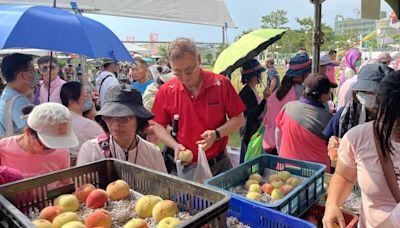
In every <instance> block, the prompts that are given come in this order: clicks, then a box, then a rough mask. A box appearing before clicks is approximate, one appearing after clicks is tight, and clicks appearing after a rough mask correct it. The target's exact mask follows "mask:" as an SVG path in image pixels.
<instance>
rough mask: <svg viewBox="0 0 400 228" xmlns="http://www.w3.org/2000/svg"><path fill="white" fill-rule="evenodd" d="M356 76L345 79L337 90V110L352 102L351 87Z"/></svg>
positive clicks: (355, 80)
mask: <svg viewBox="0 0 400 228" xmlns="http://www.w3.org/2000/svg"><path fill="white" fill-rule="evenodd" d="M357 78H358V77H357V75H354V77H352V78H350V79H347V80H346V81H345V82H344V83H343V85H342V86H341V87H340V89H339V94H338V105H337V110H339V109H340V108H341V107H344V106H346V105H347V103H349V102H350V101H353V89H352V87H353V85H354V83H356V82H357Z"/></svg>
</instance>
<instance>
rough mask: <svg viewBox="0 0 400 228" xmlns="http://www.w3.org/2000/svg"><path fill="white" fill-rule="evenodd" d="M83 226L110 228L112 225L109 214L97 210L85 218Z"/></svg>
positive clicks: (88, 227)
mask: <svg viewBox="0 0 400 228" xmlns="http://www.w3.org/2000/svg"><path fill="white" fill-rule="evenodd" d="M85 225H86V226H87V228H93V227H103V228H111V225H112V219H111V214H110V212H108V211H106V210H97V211H95V212H93V213H92V214H90V215H89V216H88V217H87V218H86V220H85Z"/></svg>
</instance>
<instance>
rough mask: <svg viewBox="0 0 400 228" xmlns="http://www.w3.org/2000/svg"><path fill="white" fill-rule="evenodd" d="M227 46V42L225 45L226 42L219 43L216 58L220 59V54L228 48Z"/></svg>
mask: <svg viewBox="0 0 400 228" xmlns="http://www.w3.org/2000/svg"><path fill="white" fill-rule="evenodd" d="M227 47H228V45H227V44H225V45H224V44H218V46H217V51H216V53H215V59H218V56H219V54H221V53H222V52H223V51H224V50H225V48H227Z"/></svg>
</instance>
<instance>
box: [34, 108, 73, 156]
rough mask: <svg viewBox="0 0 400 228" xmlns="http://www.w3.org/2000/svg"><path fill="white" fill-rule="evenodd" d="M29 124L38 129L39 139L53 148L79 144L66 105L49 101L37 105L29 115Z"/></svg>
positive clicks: (71, 146)
mask: <svg viewBox="0 0 400 228" xmlns="http://www.w3.org/2000/svg"><path fill="white" fill-rule="evenodd" d="M27 125H28V126H29V127H30V128H31V129H33V130H35V131H36V133H37V135H38V137H39V140H40V142H41V143H43V144H44V145H45V146H46V147H48V148H51V149H66V148H73V147H76V146H78V145H79V141H78V138H77V137H76V135H75V133H74V130H73V129H72V125H71V114H70V112H69V110H68V108H66V107H65V106H63V105H61V104H58V103H54V102H47V103H43V104H40V105H37V106H35V108H33V110H32V112H31V113H29V115H28V120H27Z"/></svg>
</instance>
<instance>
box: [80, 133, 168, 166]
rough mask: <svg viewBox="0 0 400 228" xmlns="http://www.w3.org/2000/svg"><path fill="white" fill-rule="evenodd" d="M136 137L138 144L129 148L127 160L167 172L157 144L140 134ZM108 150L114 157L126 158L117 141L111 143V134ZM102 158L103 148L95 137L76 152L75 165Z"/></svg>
mask: <svg viewBox="0 0 400 228" xmlns="http://www.w3.org/2000/svg"><path fill="white" fill-rule="evenodd" d="M137 139H138V145H137V146H136V147H135V148H133V149H131V150H129V153H128V161H129V162H131V163H133V164H137V165H141V166H144V167H147V168H150V169H154V170H157V171H160V172H164V173H167V168H166V167H165V163H164V158H163V156H162V153H161V151H160V149H159V148H158V146H156V145H154V144H152V143H150V142H147V141H145V140H144V139H142V138H141V137H140V136H137ZM114 145H115V147H114ZM110 151H111V154H112V156H113V157H114V158H116V159H119V160H123V161H125V160H126V157H125V152H124V150H123V149H122V148H121V147H120V146H119V145H118V144H117V142H115V141H114V143H113V139H112V136H111V138H110ZM104 158H105V156H104V154H103V150H102V149H101V148H100V146H99V144H98V141H97V138H95V139H92V140H89V141H87V142H85V143H84V144H83V145H82V147H81V149H80V150H79V153H78V160H77V165H84V164H86V163H89V162H94V161H97V160H100V159H104Z"/></svg>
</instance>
